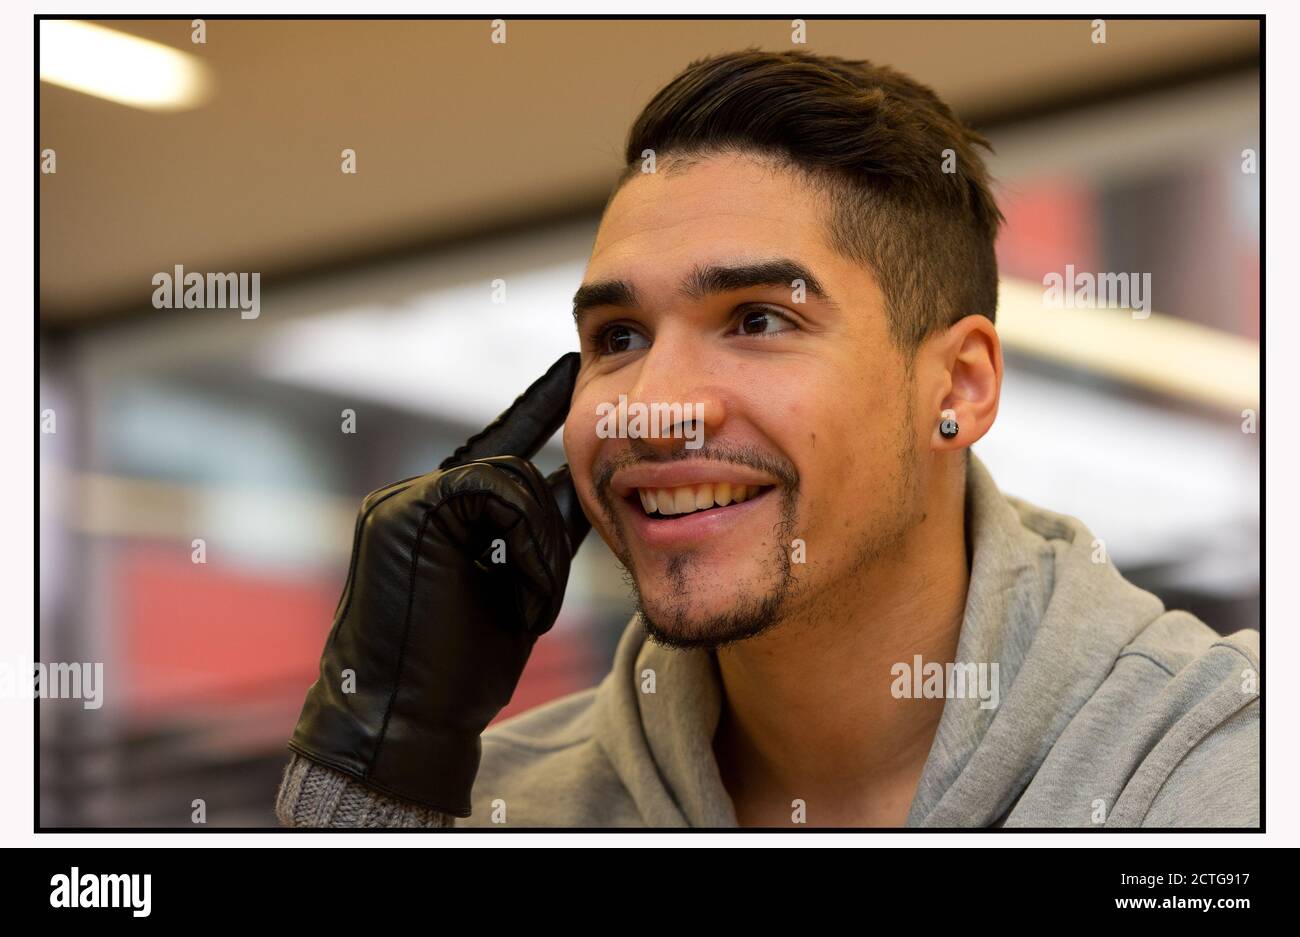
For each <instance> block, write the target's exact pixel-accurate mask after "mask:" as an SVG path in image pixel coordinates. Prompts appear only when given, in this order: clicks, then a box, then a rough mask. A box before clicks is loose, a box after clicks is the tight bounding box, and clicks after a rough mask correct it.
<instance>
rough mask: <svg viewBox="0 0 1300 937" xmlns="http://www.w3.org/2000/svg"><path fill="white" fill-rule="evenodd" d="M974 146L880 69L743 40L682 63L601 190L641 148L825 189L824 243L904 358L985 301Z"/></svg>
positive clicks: (669, 165)
mask: <svg viewBox="0 0 1300 937" xmlns="http://www.w3.org/2000/svg"><path fill="white" fill-rule="evenodd" d="M977 146H982V147H984V148H985V149H988V150H990V151H991V150H992V148H991V147H990V146H989V144H988V141H987V140H985V139H984V138H983V137H982V136H981V135H979V134H978V133H976V132H975V131H973V130H971V129H970V128H968V127H966V126H965V125H964V124H962V122H961V121H960V120H959V119H958V118H957V117H956V116H955V115H954V114H953V112H952V110H951V109H950V108H949V107H948V106H947V105H946V104H944V103H943V101H941V100H940V99H939V97H938V96H937V95H936V94H935V93H934V92H933V91H931V90H930V89H929V88H927V87H925V86H924V85H921V84H918V83H917V82H915V81H913V80H912V79H910V78H908V77H907V76H905V75H903V74H901V73H899V72H896V71H894V70H893V69H890V68H886V67H883V66H879V65H872V64H871V63H870V62H865V61H850V60H847V59H843V58H839V57H836V56H828V55H814V54H812V53H809V52H795V51H786V52H763V51H760V50H758V49H754V48H751V49H747V50H745V51H742V52H733V53H728V54H725V55H717V56H711V57H708V58H704V59H700V60H697V61H695V62H692V63H691V64H690V65H689V66H687V67H686V69H685V70H684V71H683V72H681V74H679V75H678V76H677V77H676V78H674V79H673V80H672V81H671V82H669V83H668V84H667V85H666V86H665V87H664V88H663V89H662V90H660V91H659V93H658V94H656V95H655V96H654V98H653V99H652V100H651V101H650V103H649V104H647V105H646V107H645V109H644V110H643V111H642V112H641V114H640V116H639V117H637V119H636V122H635V123H634V124H633V125H632V129H631V130H630V131H629V133H628V139H627V149H626V159H627V167H626V169H625V170H624V171H623V173H622V175H621V176H620V178H619V181H618V185H617V186H616V187H615V192H617V191H618V189H619V188H621V186H622V185H623V183H624V182H626V181H627V180H628V179H631V178H633V177H634V176H635V175H636V174H637V173H639V172H640V171H641V166H642V162H643V160H644V156H643V154H644V151H646V150H653V151H654V154H655V164H656V171H665V172H670V173H671V172H677V171H680V170H682V169H685V168H688V167H690V166H692V165H694V164H695V163H696V162H698V161H699V160H700V159H704V158H708V157H709V156H715V155H720V154H723V153H744V154H750V155H760V156H764V157H768V158H771V159H773V160H775V161H776V162H777V164H778V165H780V166H782V167H783V168H786V169H788V170H791V171H794V172H796V173H798V174H799V175H800V176H801V177H802V178H803V179H804V180H805V181H806V182H808V183H809V184H810V185H812V186H813V187H814V188H816V189H817V190H818V191H820V192H822V193H824V195H825V196H826V197H827V204H828V205H829V206H830V214H829V217H828V218H827V229H828V234H829V241H830V243H831V244H832V245H833V246H834V248H835V249H836V250H838V251H839V252H840V253H841V254H843V255H844V256H845V257H848V258H849V259H851V260H853V261H855V262H858V263H863V264H865V265H867V266H868V267H869V268H870V269H871V270H872V271H873V272H874V274H875V275H876V278H877V280H878V281H879V283H880V287H881V290H882V292H883V293H884V295H885V300H886V305H887V312H888V316H889V326H890V332H891V334H892V336H893V338H894V341H895V342H896V343H897V344H898V346H899V347H900V348H901V349H903V350H904V351H905V352H907V357H908V359H909V360H910V358H911V356H912V354H913V353H914V352H915V350H916V348H917V347H918V346H919V345H920V343H921V342H922V341H923V340H924V339H925V338H926V337H927V336H928V335H930V333H931V332H933V331H934V330H936V329H940V328H946V327H947V326H949V325H951V324H952V323H953V322H956V321H957V320H958V319H960V318H962V317H963V316H966V315H970V314H972V313H978V314H980V315H984V316H987V317H988V318H989V319H990V320H992V319H993V318H994V315H995V312H996V309H997V289H998V271H997V258H996V256H995V254H994V250H993V242H994V239H995V238H996V237H997V232H998V226H999V224H1000V223H1001V222H1002V220H1003V218H1002V213H1001V212H1000V211H999V210H998V206H997V203H996V202H995V201H994V198H993V195H992V192H991V191H990V184H989V177H988V173H987V171H986V170H985V168H984V164H983V162H982V161H981V159H980V155H979V153H978V151H977V150H976V147H977ZM945 151H951V153H947V152H945ZM945 162H947V163H948V166H949V168H950V171H948V172H945V171H944V168H945ZM953 164H955V165H953Z"/></svg>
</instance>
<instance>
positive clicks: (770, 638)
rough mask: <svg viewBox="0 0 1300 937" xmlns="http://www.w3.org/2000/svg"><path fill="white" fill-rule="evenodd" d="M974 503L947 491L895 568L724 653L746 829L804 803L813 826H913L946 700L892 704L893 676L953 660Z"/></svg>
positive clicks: (724, 737)
mask: <svg viewBox="0 0 1300 937" xmlns="http://www.w3.org/2000/svg"><path fill="white" fill-rule="evenodd" d="M964 496H965V484H964V482H963V483H961V484H959V485H956V486H955V488H951V489H950V490H947V491H943V492H940V493H939V494H938V495H937V496H936V497H935V498H934V499H933V500H934V501H935V502H936V503H932V504H928V505H927V510H926V519H925V520H924V521H922V522H921V523H920V524H917V525H916V526H915V527H914V528H913V529H912V531H911V532H910V533H909V535H908V538H907V541H906V543H905V546H904V548H903V549H902V550H900V551H898V553H897V554H896V557H895V558H894V559H892V560H891V561H890V562H889V563H887V564H877V565H876V566H873V567H872V568H870V569H868V570H864V571H862V572H861V573H860V574H859V575H857V576H855V577H854V578H853V581H852V582H848V583H845V586H844V587H843V588H842V589H840V590H837V591H835V592H834V593H833V594H832V593H826V594H819V596H818V597H817V601H816V603H815V607H809V608H807V609H803V610H801V611H800V612H799V613H798V614H794V615H791V616H788V617H787V618H785V619H783V620H782V622H781V623H780V624H778V625H777V626H776V627H774V628H771V629H770V630H769V631H768V632H766V633H764V634H762V635H759V636H757V637H755V638H752V639H750V640H747V641H743V642H740V643H738V644H735V645H728V646H726V647H723V648H720V649H719V650H718V652H717V661H718V669H719V674H720V677H721V681H722V690H723V701H724V703H723V711H722V717H721V720H720V722H719V725H718V730H717V733H716V735H715V737H714V750H715V753H716V754H717V757H718V765H719V770H720V771H721V773H722V778H723V782H724V784H725V785H726V787H727V789H728V791H729V792H730V793H731V796H732V801H733V803H734V804H735V806H736V813H737V818H738V820H739V821H740V823H741V825H742V826H747V825H785V824H788V823H789V822H790V817H791V813H792V810H793V809H794V808H792V806H791V802H792V801H794V800H796V799H798V800H802V801H803V802H804V803H805V804H806V805H807V808H806V809H807V822H808V823H809V824H811V825H815V826H830V825H845V826H850V825H852V826H871V825H900V826H901V825H902V824H903V822H904V821H905V820H906V817H907V812H908V808H909V807H910V806H911V802H912V798H913V796H914V795H915V792H916V785H917V783H918V782H919V780H920V776H921V770H922V768H923V767H924V764H925V759H926V757H927V756H928V754H929V751H930V746H931V744H932V742H933V741H934V734H935V732H936V730H937V729H938V725H939V718H940V716H941V715H942V714H943V702H944V701H943V700H942V699H901V700H900V699H895V698H894V697H893V695H892V694H891V691H890V687H891V684H892V683H893V682H894V679H895V676H894V674H892V673H891V668H892V667H894V665H895V664H897V663H899V662H903V663H906V664H907V665H908V666H911V663H912V660H913V658H914V656H915V655H918V654H919V655H920V656H921V657H922V659H923V660H924V661H926V662H930V661H937V662H950V661H952V660H953V659H954V657H955V656H956V652H957V640H958V638H959V636H960V633H961V624H962V619H963V614H964V610H965V605H966V587H967V581H968V578H969V574H968V567H967V557H966V540H965V526H964Z"/></svg>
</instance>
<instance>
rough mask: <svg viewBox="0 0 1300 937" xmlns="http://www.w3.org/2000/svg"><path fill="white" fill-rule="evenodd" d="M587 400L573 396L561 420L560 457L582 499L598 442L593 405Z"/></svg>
mask: <svg viewBox="0 0 1300 937" xmlns="http://www.w3.org/2000/svg"><path fill="white" fill-rule="evenodd" d="M591 398H592V395H591V394H590V393H583V392H581V391H580V392H578V393H576V394H575V395H574V398H573V401H572V402H571V403H570V405H569V415H568V417H567V418H566V419H565V421H564V437H563V438H564V454H565V457H566V458H567V459H568V461H569V470H570V471H571V472H572V473H573V478H574V481H575V483H577V487H578V493H579V494H580V495H582V496H583V497H584V498H585V497H586V492H587V491H588V490H589V489H590V487H591V468H592V463H594V462H595V460H596V454H597V452H598V449H599V445H598V444H599V442H600V440H598V439H597V438H596V404H595V402H594V399H591Z"/></svg>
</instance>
